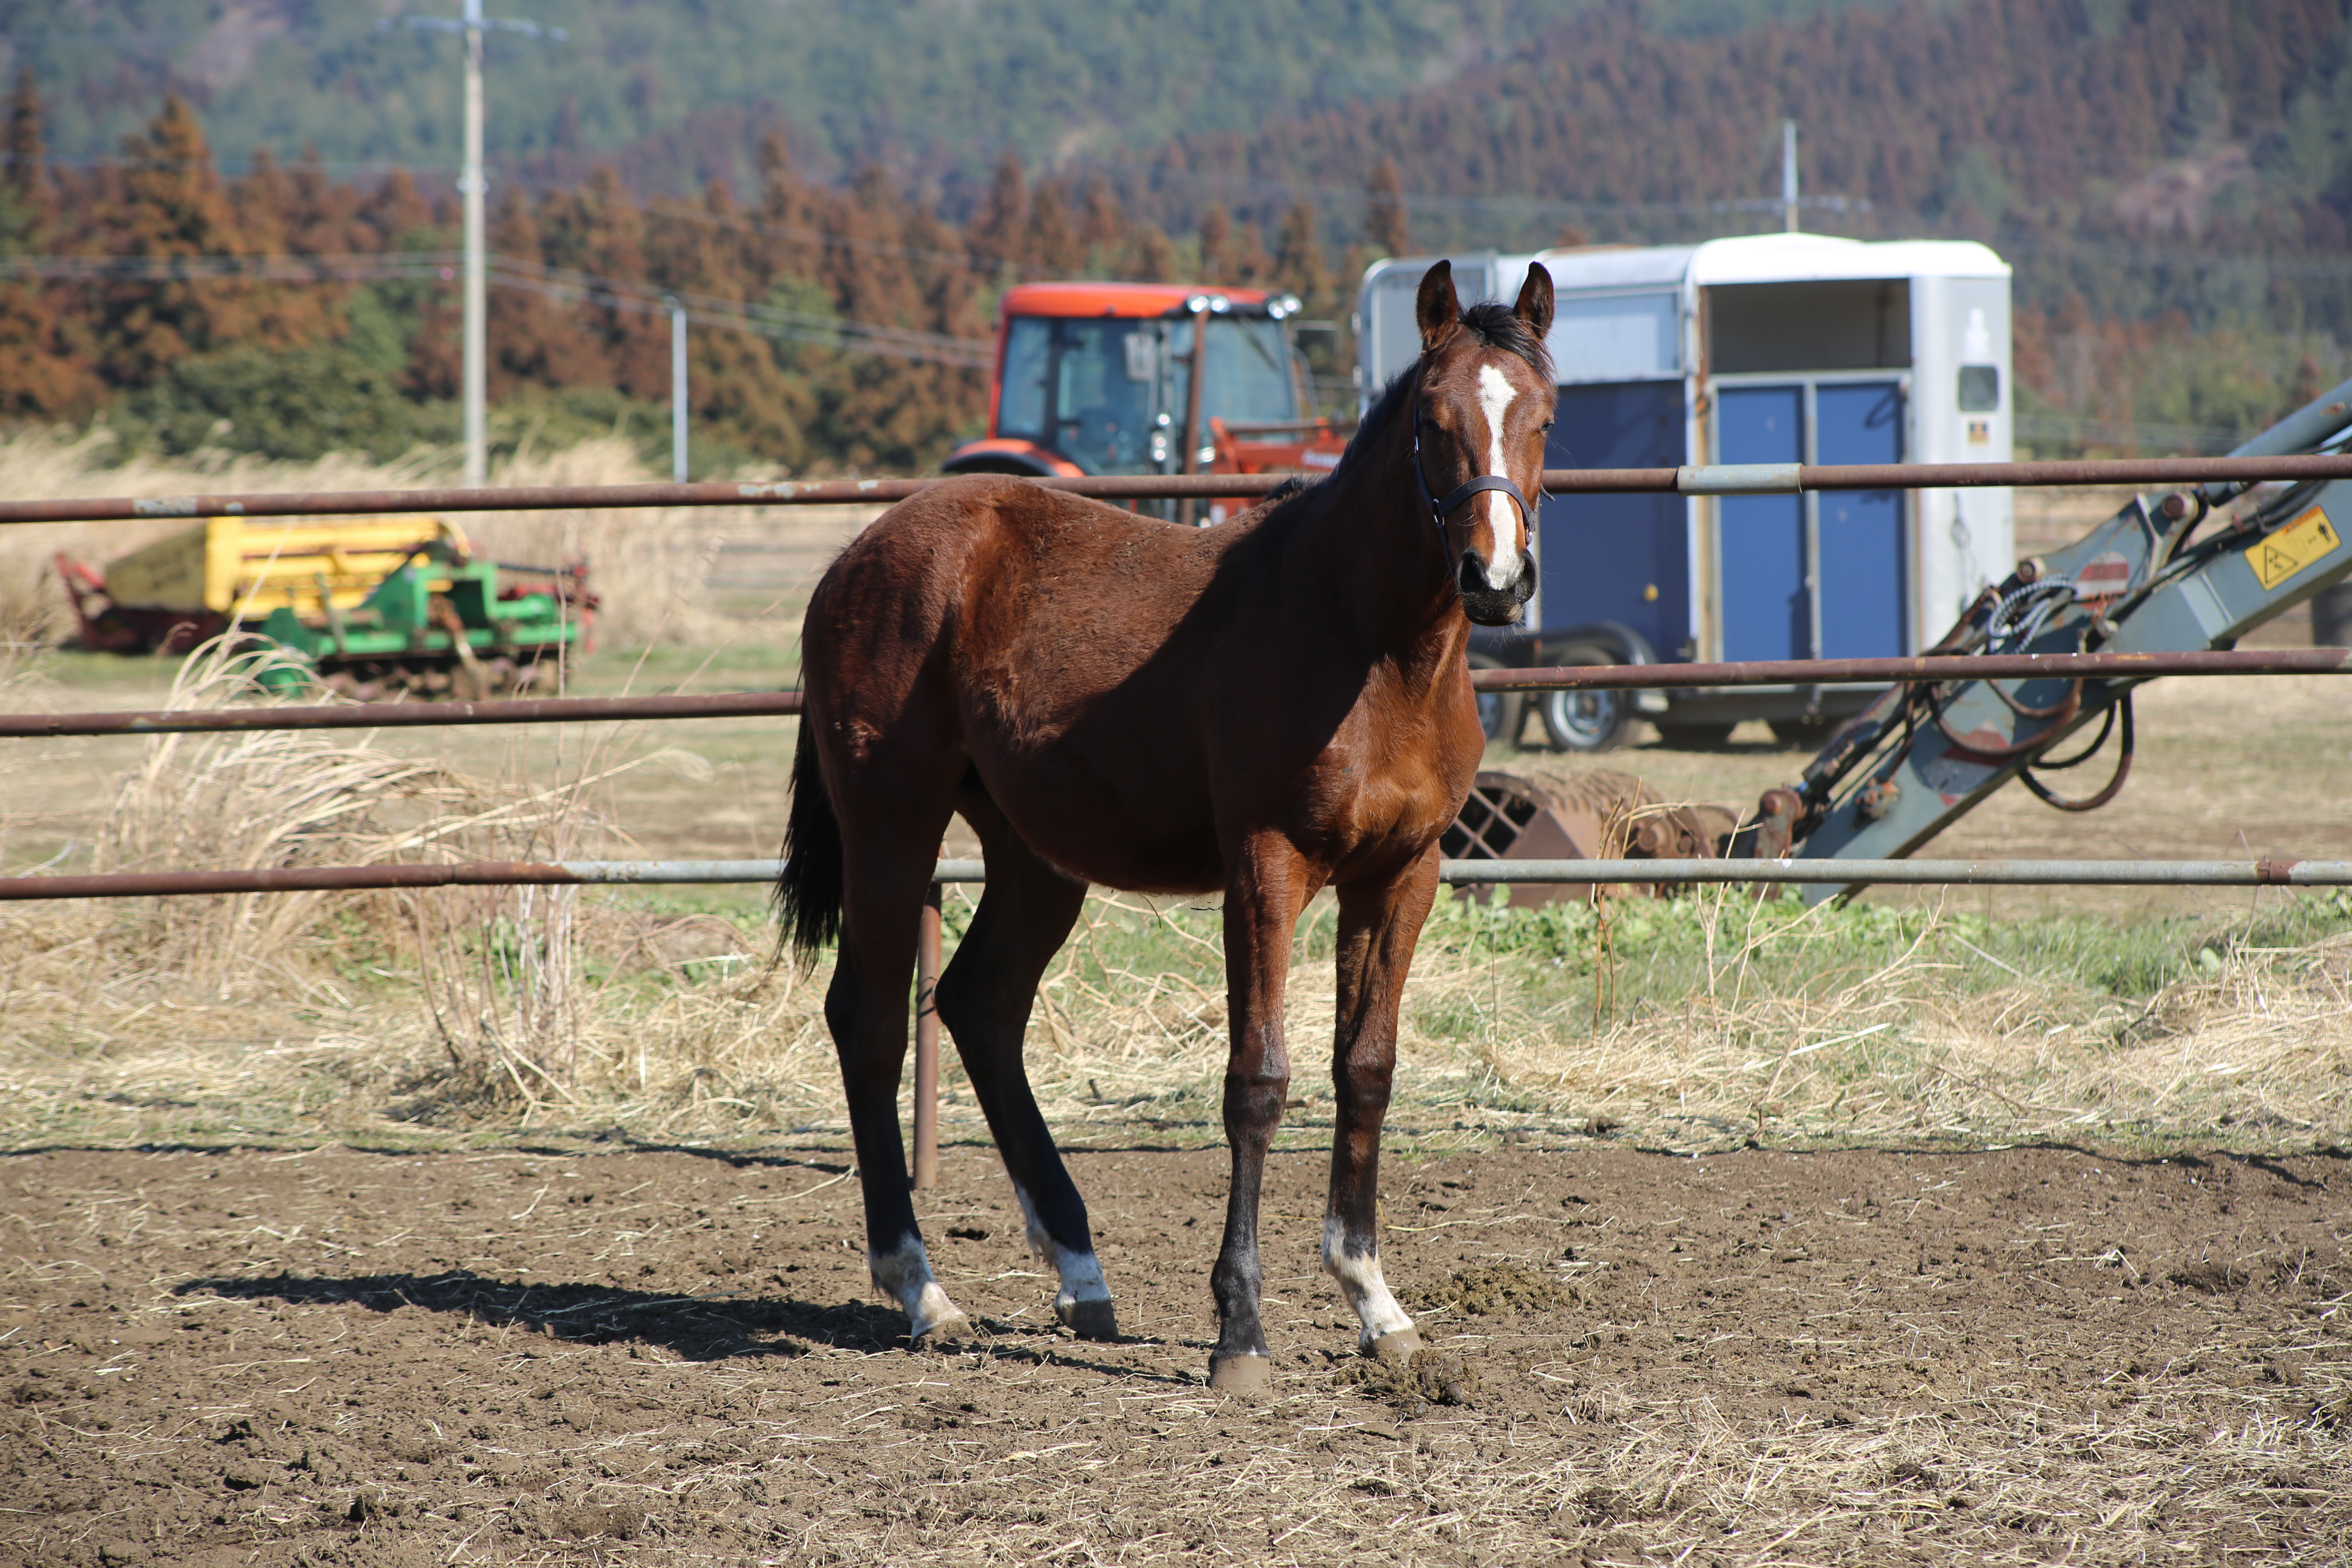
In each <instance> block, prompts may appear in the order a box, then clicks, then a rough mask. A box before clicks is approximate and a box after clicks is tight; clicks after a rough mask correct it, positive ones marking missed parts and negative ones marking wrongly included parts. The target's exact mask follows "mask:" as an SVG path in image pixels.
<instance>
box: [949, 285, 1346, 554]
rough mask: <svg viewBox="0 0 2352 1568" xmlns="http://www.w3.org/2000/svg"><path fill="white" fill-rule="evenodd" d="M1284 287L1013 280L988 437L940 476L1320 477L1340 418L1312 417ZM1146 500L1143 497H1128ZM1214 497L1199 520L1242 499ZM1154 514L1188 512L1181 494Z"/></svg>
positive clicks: (1336, 443)
mask: <svg viewBox="0 0 2352 1568" xmlns="http://www.w3.org/2000/svg"><path fill="white" fill-rule="evenodd" d="M1297 313H1298V300H1297V297H1296V296H1294V295H1289V294H1267V293H1265V292H1264V291H1262V290H1259V289H1201V288H1193V287H1188V286H1186V285H1183V284H1178V283H1024V284H1022V285H1020V286H1019V287H1017V288H1014V289H1009V290H1007V291H1006V293H1005V296H1004V303H1003V313H1002V317H1001V319H1000V321H999V323H998V327H997V336H996V375H995V380H994V383H993V384H992V387H991V389H990V395H989V411H988V435H987V437H985V438H984V439H982V440H978V441H972V442H970V443H967V444H966V445H964V446H962V447H958V448H957V449H956V450H955V451H954V452H953V453H951V454H950V456H949V458H948V460H947V463H946V465H945V466H946V468H947V471H948V472H949V473H951V474H1029V475H1035V476H1040V477H1043V476H1048V475H1067V476H1073V477H1075V476H1077V475H1094V474H1198V473H1217V474H1262V473H1307V474H1314V473H1326V472H1328V471H1329V470H1330V469H1331V468H1333V467H1335V466H1336V465H1337V464H1338V462H1339V453H1340V451H1341V449H1342V448H1343V447H1345V446H1346V444H1347V430H1346V427H1345V426H1343V425H1341V424H1340V423H1339V422H1338V421H1335V420H1331V419H1325V418H1318V417H1315V416H1313V414H1312V413H1311V410H1312V408H1313V405H1314V398H1313V388H1312V385H1311V384H1310V382H1309V379H1308V374H1307V367H1306V363H1305V361H1303V360H1302V359H1301V358H1300V357H1299V354H1298V353H1297V346H1296V344H1295V343H1294V342H1292V335H1291V328H1290V326H1289V325H1288V324H1287V323H1290V322H1291V321H1292V319H1293V318H1295V317H1296V316H1297ZM1137 504H1139V505H1142V506H1145V507H1150V504H1151V503H1148V502H1144V503H1137ZM1247 504H1248V501H1247V500H1246V499H1244V498H1234V499H1230V500H1213V501H1211V502H1210V503H1209V505H1208V507H1207V508H1206V509H1205V511H1203V512H1201V513H1200V514H1199V515H1198V517H1197V521H1202V522H1217V521H1223V519H1224V518H1225V517H1226V516H1227V515H1228V513H1230V512H1232V511H1235V510H1240V509H1241V508H1242V507H1244V506H1246V505H1247ZM1160 510H1167V511H1169V512H1170V513H1171V515H1174V516H1178V517H1180V518H1182V519H1185V520H1188V521H1190V520H1192V519H1193V509H1192V506H1191V503H1189V502H1187V503H1180V504H1176V505H1170V504H1169V503H1161V507H1160Z"/></svg>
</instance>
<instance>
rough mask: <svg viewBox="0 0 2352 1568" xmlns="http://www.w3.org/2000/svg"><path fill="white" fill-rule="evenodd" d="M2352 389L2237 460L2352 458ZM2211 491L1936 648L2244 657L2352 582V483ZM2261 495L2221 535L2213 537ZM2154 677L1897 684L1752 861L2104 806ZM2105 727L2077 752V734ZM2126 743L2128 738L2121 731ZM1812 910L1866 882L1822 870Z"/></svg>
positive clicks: (2173, 501)
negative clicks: (2073, 776)
mask: <svg viewBox="0 0 2352 1568" xmlns="http://www.w3.org/2000/svg"><path fill="white" fill-rule="evenodd" d="M2347 409H2352V381H2347V382H2346V383H2344V384H2342V385H2340V386H2338V387H2336V389H2335V390H2333V391H2331V392H2328V393H2326V394H2323V395H2321V396H2320V397H2318V398H2317V399H2316V400H2315V401H2314V402H2312V403H2310V404H2307V405H2305V406H2304V407H2302V408H2300V409H2298V410H2296V411H2295V412H2294V414H2291V415H2289V416H2287V417H2286V418H2284V419H2282V420H2281V421H2279V423H2277V424H2276V425H2273V426H2271V427H2270V428H2269V429H2268V430H2265V431H2263V433H2262V434H2261V435H2259V436H2257V437H2254V438H2253V439H2252V440H2251V441H2249V442H2247V443H2246V444H2245V445H2244V446H2242V447H2239V448H2238V449H2237V450H2236V451H2235V452H2233V453H2231V456H2232V457H2283V456H2287V455H2290V454H2294V453H2304V452H2323V451H2341V450H2343V449H2345V447H2346V446H2347V438H2352V428H2347V426H2352V412H2347ZM2252 488H2253V487H2252V486H2247V485H2204V486H2200V487H2197V488H2195V489H2189V490H2186V491H2182V492H2179V493H2178V494H2174V495H2168V496H2166V497H2164V498H2162V499H2161V500H2150V498H2147V497H2145V496H2142V497H2138V498H2136V499H2135V500H2133V501H2132V502H2131V503H2130V504H2129V505H2127V506H2126V507H2125V508H2124V509H2123V510H2121V511H2118V512H2117V513H2116V515H2115V516H2113V517H2111V518H2109V519H2108V520H2107V521H2105V522H2103V523H2101V524H2100V525H2099V526H2098V527H2096V528H2095V529H2093V530H2092V531H2090V532H2089V533H2088V534H2086V535H2085V536H2084V538H2082V539H2081V540H2079V541H2077V542H2074V544H2071V545H2068V546H2067V547H2065V548H2064V549H2063V550H2057V551H2053V552H2051V553H2050V554H2049V555H2047V556H2043V557H2040V558H2037V559H2035V560H2032V561H2027V562H2025V563H2021V565H2020V566H2019V567H2018V569H2017V570H2016V571H2015V572H2014V573H2012V574H2011V575H2010V577H2009V578H2008V579H2007V580H2006V581H2004V582H2002V583H2001V584H1999V585H1998V586H1995V587H1991V588H1988V589H1986V590H1985V592H1984V593H1983V594H1982V595H1980V596H1979V598H1978V600H1977V602H1976V603H1975V604H1974V605H1970V606H1969V610H1968V613H1967V614H1966V615H1964V616H1961V617H1960V620H1959V624H1958V625H1957V626H1954V627H1953V628H1952V629H1951V631H1950V632H1949V633H1948V634H1947V635H1946V636H1945V637H1944V639H1943V640H1942V641H1941V642H1939V643H1937V645H1936V646H1935V647H1932V648H1929V649H1928V650H1927V651H1928V652H1929V653H1937V654H1969V653H2042V654H2060V653H2098V652H2106V653H2157V652H2167V653H2170V652H2188V651H2197V650H2201V649H2207V648H2228V647H2233V646H2235V645H2236V643H2237V641H2238V639H2239V638H2240V637H2244V636H2245V635H2246V634H2247V633H2248V632H2249V631H2252V629H2253V628H2254V627H2256V626H2260V625H2262V624H2263V622H2264V621H2267V620H2269V619H2271V617H2273V616H2277V615H2280V614H2282V613H2284V611H2286V610H2288V609H2291V608H2293V607H2294V605H2299V604H2301V603H2303V602H2304V601H2305V600H2306V599H2308V598H2310V597H2311V596H2312V595H2315V594H2316V593H2318V592H2319V591H2320V590H2321V589H2323V588H2326V587H2328V586H2330V585H2332V584H2335V583H2336V582H2338V581H2340V580H2342V579H2344V578H2345V577H2346V576H2347V575H2352V547H2347V544H2346V542H2345V539H2344V532H2343V530H2344V529H2345V528H2347V527H2352V479H2332V480H2328V479H2322V480H2313V481H2309V482H2305V483H2303V484H2297V485H2292V486H2289V487H2287V488H2286V489H2284V490H2281V491H2278V492H2275V493H2271V494H2263V495H2258V496H2252V497H2251V498H2248V495H2247V492H2248V491H2249V490H2251V489H2252ZM2242 498H2245V499H2244V504H2243V505H2242V506H2240V507H2239V508H2238V509H2237V510H2236V512H2235V514H2234V515H2233V516H2227V517H2223V518H2221V520H2220V521H2219V522H2218V524H2217V526H2215V527H2213V528H2210V529H2204V530H2202V531H2201V532H2200V524H2202V523H2204V522H2206V521H2208V519H2209V518H2212V517H2214V515H2215V514H2216V513H2218V512H2220V511H2221V509H2222V508H2224V507H2226V506H2228V505H2229V504H2230V503H2231V502H2232V501H2237V500H2241V499H2242ZM2138 684H2140V683H2139V682H2138V681H2137V680H2131V679H2118V680H2065V679H2036V680H2025V681H2011V682H1997V681H1992V680H1954V681H1946V682H1943V683H1940V684H1937V683H1930V682H1920V683H1916V684H1906V685H1900V686H1895V687H1892V688H1890V689H1887V690H1886V691H1885V693H1884V694H1882V695H1881V696H1880V697H1879V699H1878V700H1876V701H1875V702H1874V703H1872V704H1871V706H1870V707H1869V708H1868V709H1867V710H1864V712H1863V713H1861V714H1860V715H1858V716H1857V717H1855V718H1854V719H1853V720H1852V721H1849V722H1848V723H1846V724H1845V725H1844V726H1843V727H1842V728H1841V729H1840V730H1839V731H1838V732H1837V733H1836V734H1835V735H1834V736H1832V738H1831V740H1830V743H1829V744H1828V745H1827V746H1825V747H1823V748H1822V752H1821V754H1820V755H1818V756H1816V757H1815V758H1814V759H1813V761H1812V762H1811V763H1810V764H1808V765H1807V767H1806V769H1805V772H1804V776H1803V778H1802V780H1801V782H1800V783H1798V784H1795V785H1792V786H1790V788H1788V789H1780V790H1770V791H1767V792H1766V794H1765V796H1764V800H1763V803H1762V805H1761V808H1760V810H1759V813H1758V815H1757V816H1756V817H1755V818H1754V819H1753V820H1752V821H1751V823H1750V824H1749V825H1748V826H1747V827H1745V828H1743V829H1742V831H1741V832H1740V834H1739V835H1738V837H1737V838H1736V840H1735V842H1734V845H1733V847H1732V850H1731V852H1732V853H1733V854H1735V855H1748V856H1761V857H1775V856H1781V855H1788V856H1793V857H1796V858H1801V859H1819V860H1836V859H1840V858H1847V859H1878V858H1884V859H1895V858H1902V857H1904V856H1907V855H1909V854H1911V853H1912V852H1913V851H1914V850H1916V849H1917V848H1918V847H1920V846H1921V845H1923V844H1925V843H1927V841H1928V840H1929V839H1931V838H1933V837H1936V835H1937V834H1938V833H1941V832H1942V831H1943V830H1944V829H1945V828H1946V827H1948V826H1951V824H1952V823H1953V822H1955V821H1957V820H1958V818H1959V817H1960V816H1961V815H1962V814H1963V813H1965V812H1967V811H1968V810H1969V809H1970V808H1971V807H1973V806H1974V805H1976V804H1977V803H1978V802H1979V801H1980V800H1982V799H1984V798H1985V797H1986V796H1987V795H1990V794H1992V792H1993V791H1995V790H1997V789H1999V788H2000V787H2001V786H2002V785H2003V784H2007V783H2009V782H2010V781H2011V779H2022V780H2023V782H2024V783H2025V784H2026V786H2027V787H2028V788H2029V789H2031V790H2032V791H2033V793H2034V794H2035V795H2038V796H2040V797H2041V798H2042V800H2044V801H2046V802H2048V803H2049V804H2050V805H2053V806H2056V807H2058V808H2059V809H2060V810H2062V811H2088V810H2092V809H2094V808H2095V807H2097V806H2100V805H2105V804H2106V803H2107V802H2108V801H2109V800H2112V799H2113V798H2115V795H2116V792H2117V791H2118V790H2120V789H2121V788H2122V787H2123V782H2124V779H2125V777H2126V775H2127V774H2128V773H2129V772H2130V768H2131V754H2132V741H2133V736H2132V711H2131V694H2132V690H2133V688H2134V687H2136V686H2137V685H2138ZM2093 727H2095V728H2096V731H2097V733H2096V735H2095V737H2094V738H2093V739H2091V740H2089V741H2088V742H2086V743H2084V744H2083V745H2081V746H2079V747H2073V748H2069V747H2067V746H2066V744H2065V742H2067V741H2068V740H2069V738H2070V737H2073V736H2074V735H2075V734H2076V733H2077V732H2079V731H2084V730H2086V729H2091V728H2093ZM2117 731H2120V733H2117ZM2111 737H2113V738H2114V739H2115V740H2116V742H2117V748H2116V762H2115V763H2113V764H2112V776H2111V778H2110V779H2109V780H2108V782H2107V783H2106V784H2105V787H2103V788H2100V789H2098V790H2095V791H2092V792H2089V793H2087V794H2080V795H2075V796H2074V798H2069V797H2068V796H2066V795H2062V794H2061V793H2060V792H2059V790H2058V788H2057V787H2055V786H2053V784H2050V783H2048V782H2046V780H2045V778H2044V776H2043V775H2045V774H2051V773H2059V772H2063V770H2066V769H2070V768H2074V767H2075V766H2077V765H2079V764H2081V763H2085V762H2088V761H2091V760H2092V759H2093V758H2094V757H2095V755H2096V754H2097V753H2098V752H2100V751H2101V749H2102V748H2103V747H2105V745H2106V743H2107V742H2108V741H2109V739H2110V738H2111ZM1822 869H1823V871H1824V873H1825V875H1824V878H1823V880H1822V881H1821V882H1819V883H1809V884H1806V886H1805V889H1804V893H1805V897H1806V899H1807V900H1808V901H1809V902H1819V901H1820V900H1823V899H1828V898H1833V897H1837V896H1839V895H1841V894H1850V893H1852V892H1854V891H1856V890H1858V889H1857V888H1856V887H1855V885H1853V884H1851V883H1844V882H1839V881H1837V880H1835V879H1834V876H1835V873H1834V870H1833V869H1832V868H1830V867H1826V866H1825V867H1824V868H1822Z"/></svg>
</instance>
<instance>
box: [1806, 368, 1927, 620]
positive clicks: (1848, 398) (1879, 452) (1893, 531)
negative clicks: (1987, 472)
mask: <svg viewBox="0 0 2352 1568" xmlns="http://www.w3.org/2000/svg"><path fill="white" fill-rule="evenodd" d="M1813 449H1814V451H1815V453H1816V454H1817V456H1815V457H1814V458H1813V459H1812V460H1813V461H1814V462H1817V463H1899V462H1901V461H1902V460H1903V389H1902V386H1901V384H1899V383H1896V382H1892V381H1869V382H1848V383H1843V384H1826V385H1821V386H1816V387H1815V388H1814V389H1813ZM1808 499H1810V500H1812V501H1813V502H1814V504H1815V505H1817V506H1818V507H1820V509H1821V512H1820V523H1819V539H1820V544H1821V572H1820V578H1821V595H1822V655H1821V656H1822V658H1896V657H1899V656H1901V655H1902V654H1904V653H1906V652H1907V651H1909V650H1908V649H1907V648H1906V647H1905V642H1904V636H1903V631H1904V627H1903V622H1904V608H1905V605H1906V604H1907V602H1908V601H1909V599H1910V595H1909V594H1908V593H1906V591H1905V584H1906V581H1907V580H1908V579H1907V574H1906V570H1905V569H1906V564H1907V563H1906V561H1905V560H1904V554H1905V551H1904V537H1903V532H1904V531H1903V500H1902V496H1901V494H1900V493H1899V492H1897V491H1895V490H1824V491H1822V492H1820V493H1819V494H1818V495H1816V496H1813V497H1810V498H1808Z"/></svg>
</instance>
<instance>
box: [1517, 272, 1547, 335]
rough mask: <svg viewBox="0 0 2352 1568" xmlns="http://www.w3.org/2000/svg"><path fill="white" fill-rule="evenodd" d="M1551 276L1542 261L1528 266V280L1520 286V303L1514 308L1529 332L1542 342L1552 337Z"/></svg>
mask: <svg viewBox="0 0 2352 1568" xmlns="http://www.w3.org/2000/svg"><path fill="white" fill-rule="evenodd" d="M1551 305H1552V291H1551V274H1550V273H1549V271H1547V270H1546V269H1545V268H1544V264H1543V263H1542V262H1540V261H1531V262H1529V263H1528V280H1527V281H1526V282H1525V283H1522V284H1520V285H1519V302H1518V303H1517V305H1515V306H1513V307H1512V310H1513V313H1515V314H1516V315H1517V317H1518V318H1519V320H1521V321H1525V322H1526V323H1527V324H1528V331H1531V332H1533V333H1535V335H1536V341H1537V342H1542V341H1543V340H1544V339H1545V338H1547V337H1549V336H1550V335H1551Z"/></svg>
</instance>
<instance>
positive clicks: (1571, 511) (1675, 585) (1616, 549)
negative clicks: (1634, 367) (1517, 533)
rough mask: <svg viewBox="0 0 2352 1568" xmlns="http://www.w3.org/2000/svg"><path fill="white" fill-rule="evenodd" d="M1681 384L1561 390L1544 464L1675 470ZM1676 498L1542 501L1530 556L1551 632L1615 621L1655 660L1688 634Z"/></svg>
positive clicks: (1685, 545) (1680, 456) (1685, 554)
mask: <svg viewBox="0 0 2352 1568" xmlns="http://www.w3.org/2000/svg"><path fill="white" fill-rule="evenodd" d="M1683 431H1684V415H1683V384H1682V383H1681V381H1679V380H1675V381H1629V382H1612V383H1604V384H1595V385H1590V386H1563V387H1561V388H1560V389H1559V404H1558V405H1557V407H1556V408H1555V410H1554V412H1553V416H1552V426H1551V438H1550V440H1549V442H1548V443H1547V444H1546V446H1545V447H1544V464H1545V466H1546V467H1547V468H1680V467H1681V466H1682V465H1683V464H1684V463H1685V462H1687V461H1689V459H1688V458H1685V456H1684V452H1685V443H1684V440H1683ZM1686 504H1687V503H1685V501H1684V500H1683V498H1682V497H1680V496H1675V495H1591V496H1554V497H1553V498H1552V499H1551V500H1549V501H1547V502H1546V503H1545V504H1544V509H1543V520H1542V522H1541V524H1540V525H1539V528H1538V537H1537V540H1536V557H1537V561H1538V565H1539V566H1540V569H1541V572H1542V578H1541V582H1542V587H1543V624H1544V626H1546V627H1548V628H1557V627H1562V626H1577V625H1581V624H1587V623H1590V622H1593V621H1619V622H1622V623H1623V624H1624V625H1626V626H1632V627H1633V629H1634V630H1635V631H1638V632H1640V633H1641V634H1642V635H1643V637H1647V638H1648V639H1649V641H1650V646H1651V647H1652V648H1654V649H1655V650H1656V651H1657V654H1658V656H1659V657H1660V658H1677V657H1681V656H1682V647H1683V643H1684V642H1685V639H1687V638H1688V637H1689V636H1690V632H1691V627H1690V542H1689V531H1688V529H1687V528H1686V526H1685V506H1686Z"/></svg>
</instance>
